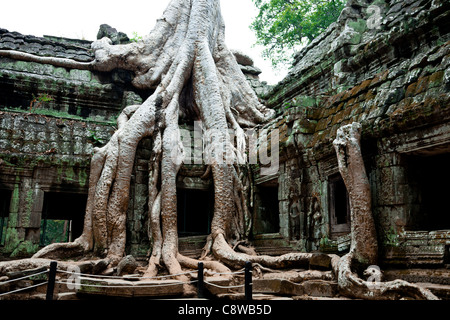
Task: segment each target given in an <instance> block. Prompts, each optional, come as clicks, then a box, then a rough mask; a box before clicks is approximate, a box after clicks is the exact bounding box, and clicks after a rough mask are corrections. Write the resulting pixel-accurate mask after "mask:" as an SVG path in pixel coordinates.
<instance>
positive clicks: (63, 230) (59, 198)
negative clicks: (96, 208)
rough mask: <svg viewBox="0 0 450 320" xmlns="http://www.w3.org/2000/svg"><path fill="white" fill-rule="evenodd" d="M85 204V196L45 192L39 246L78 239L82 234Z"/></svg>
mask: <svg viewBox="0 0 450 320" xmlns="http://www.w3.org/2000/svg"><path fill="white" fill-rule="evenodd" d="M86 203H87V195H86V194H79V193H65V192H64V193H63V192H45V194H44V204H43V209H42V217H41V230H40V242H39V244H40V245H41V246H46V245H48V244H51V243H55V242H69V241H73V240H75V239H76V238H78V237H79V236H80V235H81V233H82V232H83V223H84V215H85V211H86Z"/></svg>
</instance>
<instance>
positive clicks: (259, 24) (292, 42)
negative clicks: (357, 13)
mask: <svg viewBox="0 0 450 320" xmlns="http://www.w3.org/2000/svg"><path fill="white" fill-rule="evenodd" d="M253 2H254V4H255V5H256V7H257V8H258V9H259V14H258V15H257V16H256V18H255V20H254V21H253V22H252V24H251V26H250V28H251V29H252V30H253V31H255V33H256V38H257V42H256V43H257V44H259V45H262V46H264V47H266V49H264V51H263V57H264V58H266V59H270V60H271V61H272V64H273V65H274V66H275V67H276V66H277V65H279V64H280V63H287V62H288V61H289V60H290V59H291V58H292V56H293V53H294V51H295V50H296V49H298V48H299V46H301V45H305V44H307V43H308V42H310V41H312V40H313V39H314V38H315V37H317V36H318V35H319V34H320V33H322V32H323V31H325V30H326V29H327V28H328V26H329V25H330V24H331V23H333V22H335V21H336V20H337V18H338V17H339V15H340V13H341V11H342V9H343V8H344V6H345V3H346V2H347V1H346V0H253Z"/></svg>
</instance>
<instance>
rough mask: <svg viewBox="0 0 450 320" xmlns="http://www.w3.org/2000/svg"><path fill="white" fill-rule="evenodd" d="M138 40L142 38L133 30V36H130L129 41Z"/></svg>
mask: <svg viewBox="0 0 450 320" xmlns="http://www.w3.org/2000/svg"><path fill="white" fill-rule="evenodd" d="M139 40H142V36H140V35H138V33H137V32H136V31H134V32H133V37H132V38H130V42H138V41H139Z"/></svg>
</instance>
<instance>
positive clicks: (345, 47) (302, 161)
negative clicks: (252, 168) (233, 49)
mask: <svg viewBox="0 0 450 320" xmlns="http://www.w3.org/2000/svg"><path fill="white" fill-rule="evenodd" d="M370 6H376V7H378V8H380V11H379V12H380V14H381V17H382V20H380V22H381V23H380V28H379V29H375V28H372V29H371V28H369V26H372V25H370V24H369V23H368V22H369V20H370V19H371V18H372V16H371V15H370V14H369V13H370V11H368V8H369V7H370ZM372 12H373V11H372ZM449 15H450V4H449V3H448V2H445V1H425V0H424V1H394V0H393V1H349V4H348V5H347V7H346V8H345V9H344V11H343V12H342V14H341V16H340V18H339V20H338V21H337V22H336V23H334V24H332V25H331V26H330V27H329V28H328V30H327V31H325V32H324V33H323V34H322V35H321V36H319V37H318V38H317V39H316V40H314V41H313V42H312V43H311V44H310V45H309V46H308V47H306V48H305V49H304V50H302V51H301V52H300V53H298V54H297V56H296V60H295V64H294V66H293V68H292V71H291V72H290V74H289V75H288V76H287V77H286V78H285V79H284V80H283V81H282V82H280V83H279V84H278V85H277V86H275V87H274V88H273V89H272V90H271V91H270V92H269V93H268V94H266V95H265V96H263V98H265V99H266V101H267V104H268V105H269V106H272V107H273V108H275V109H276V110H277V114H278V117H277V119H275V120H274V121H272V122H271V123H269V124H267V125H266V126H265V127H266V128H270V129H278V130H279V132H280V143H281V145H280V161H281V162H282V164H281V166H280V171H279V174H278V176H277V179H278V186H279V201H280V202H279V211H280V212H279V214H280V233H281V235H282V236H283V237H286V238H288V239H290V240H291V245H292V246H293V247H294V248H300V249H301V250H305V251H310V250H321V251H333V252H337V253H342V252H344V251H345V250H346V249H348V246H349V238H348V236H346V235H345V233H344V234H334V235H333V233H332V228H331V223H332V221H331V218H330V217H331V216H330V215H331V212H330V210H331V203H330V201H331V199H332V195H331V191H330V188H331V184H332V180H331V178H332V177H334V176H336V174H338V172H339V171H338V167H337V159H336V154H335V151H334V148H333V146H332V141H333V140H334V138H335V136H336V131H337V129H338V128H339V127H341V126H343V125H345V124H349V123H351V122H354V121H358V122H360V123H361V124H362V125H363V137H362V148H363V156H364V158H365V162H366V169H367V172H368V175H369V180H370V182H371V186H372V193H373V212H374V215H375V219H376V222H377V231H378V237H379V242H380V244H381V247H382V248H383V253H384V255H383V256H384V258H385V261H384V262H386V263H389V262H392V263H394V262H395V263H406V262H414V263H435V264H436V263H438V264H439V263H441V264H442V263H443V261H444V256H445V254H444V253H445V250H446V249H445V248H446V247H445V246H447V248H448V244H449V243H450V239H449V238H448V233H445V232H444V233H439V236H436V235H434V234H433V233H432V232H434V231H427V232H426V235H425V236H424V235H422V236H418V237H421V238H422V239H423V243H426V245H423V246H422V247H419V248H418V247H417V246H415V244H414V241H413V242H411V241H412V240H411V239H413V238H414V232H419V231H420V230H421V228H425V226H424V225H423V224H421V223H419V222H417V221H416V222H414V217H411V215H414V214H413V212H414V210H416V213H415V214H419V211H420V210H421V209H418V205H417V201H419V200H417V199H418V196H417V195H416V197H415V199H414V197H413V196H411V195H412V194H414V192H416V193H417V190H416V191H414V190H413V189H414V188H416V189H417V184H416V186H414V184H413V182H412V181H411V179H408V178H407V175H408V170H409V172H411V169H409V167H410V166H411V164H410V159H412V158H409V156H412V155H418V156H424V155H428V156H430V155H440V156H442V155H444V156H445V155H448V152H449V151H450V149H449V145H450V140H449V132H450V124H449V119H450V109H449V105H450V94H449V89H450V78H449V75H450V71H449V70H450V68H449V67H450V41H449V40H450V28H449V27H448V23H447V22H446V21H447V19H448V17H449ZM442 172H443V174H444V173H445V172H446V169H445V167H444V166H443V167H442ZM257 173H258V172H256V175H257ZM445 176H446V173H445ZM436 179H439V177H438V176H437V177H436ZM443 188H447V186H445V185H443ZM447 190H448V191H450V190H449V189H448V188H447ZM421 192H422V191H421ZM422 207H423V206H422ZM295 208H297V209H296V210H297V211H298V212H299V213H298V214H297V213H295V212H296V211H295V210H294V209H295ZM422 209H423V208H422ZM420 214H421V213H420ZM440 214H441V216H442V217H444V215H445V214H446V213H445V212H441V213H440ZM437 219H439V218H437ZM442 220H443V221H447V220H446V219H445V218H442ZM447 224H448V223H447ZM447 224H444V225H442V228H444V229H449V228H450V225H447ZM435 228H438V227H436V226H435ZM429 232H431V233H429ZM417 235H419V233H418V234H417ZM298 238H300V239H298ZM394 240H395V241H394ZM414 246H415V247H414ZM413 247H414V248H415V249H412V248H413ZM447 263H448V262H447Z"/></svg>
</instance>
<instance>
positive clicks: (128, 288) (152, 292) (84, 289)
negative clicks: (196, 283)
mask: <svg viewBox="0 0 450 320" xmlns="http://www.w3.org/2000/svg"><path fill="white" fill-rule="evenodd" d="M183 292H184V291H183V283H182V282H180V281H177V280H143V281H125V280H120V279H93V278H81V279H80V287H79V288H77V294H82V295H97V296H109V297H125V298H131V297H166V296H181V295H182V294H183Z"/></svg>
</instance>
